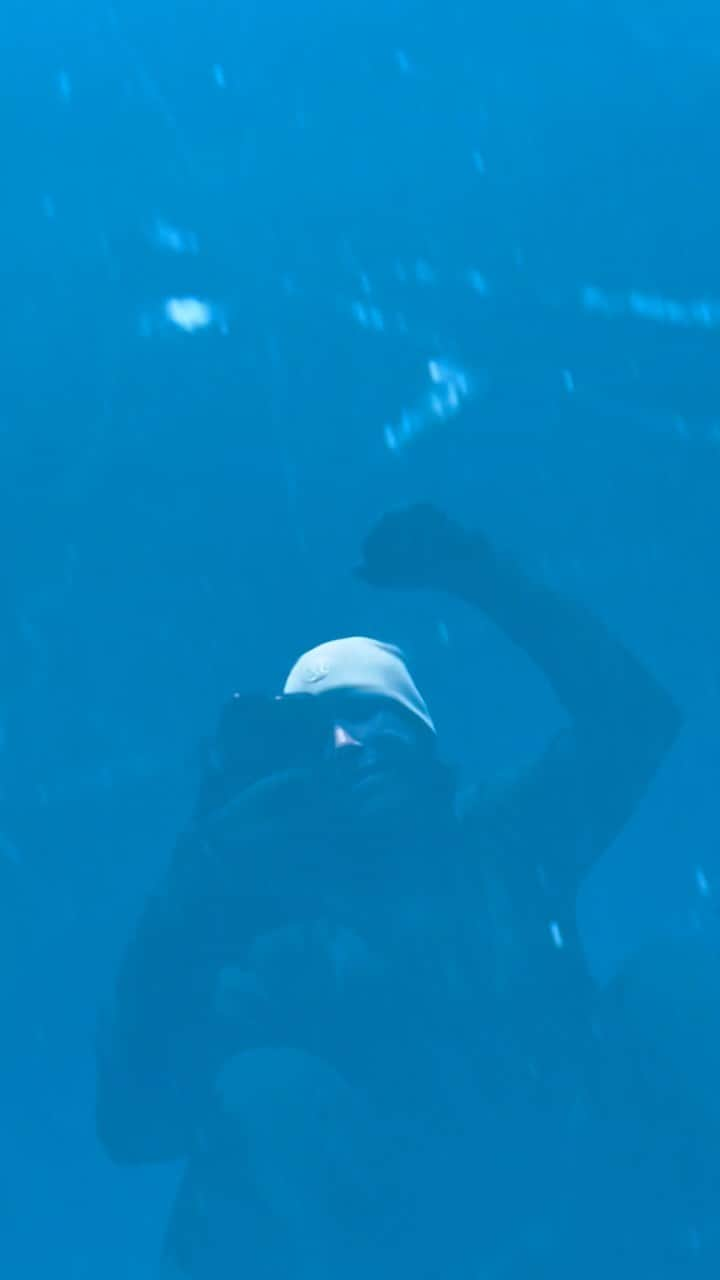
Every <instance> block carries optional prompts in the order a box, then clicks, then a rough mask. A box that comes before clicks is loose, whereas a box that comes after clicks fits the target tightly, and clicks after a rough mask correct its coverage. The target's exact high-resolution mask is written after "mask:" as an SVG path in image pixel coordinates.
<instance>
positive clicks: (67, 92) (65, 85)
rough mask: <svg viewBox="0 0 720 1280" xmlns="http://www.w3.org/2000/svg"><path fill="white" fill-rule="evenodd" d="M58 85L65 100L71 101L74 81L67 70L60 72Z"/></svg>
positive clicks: (59, 91)
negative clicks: (72, 81)
mask: <svg viewBox="0 0 720 1280" xmlns="http://www.w3.org/2000/svg"><path fill="white" fill-rule="evenodd" d="M57 87H58V93H59V94H60V97H61V98H62V100H63V102H69V101H70V98H71V97H72V83H71V80H70V76H69V75H68V73H67V71H59V72H58V76H57Z"/></svg>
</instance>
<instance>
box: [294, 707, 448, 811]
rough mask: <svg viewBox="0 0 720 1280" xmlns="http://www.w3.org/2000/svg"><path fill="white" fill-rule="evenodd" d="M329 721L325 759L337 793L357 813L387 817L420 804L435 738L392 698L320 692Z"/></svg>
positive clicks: (325, 765) (327, 723) (326, 720)
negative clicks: (412, 804)
mask: <svg viewBox="0 0 720 1280" xmlns="http://www.w3.org/2000/svg"><path fill="white" fill-rule="evenodd" d="M319 701H320V702H321V703H322V704H323V710H324V711H325V717H324V719H325V723H326V725H327V732H326V741H325V749H324V760H323V764H324V767H325V768H326V770H327V775H328V777H329V780H330V782H331V785H332V786H333V789H334V790H335V793H336V795H338V796H339V797H340V798H341V799H344V800H345V801H347V802H348V803H349V804H350V806H351V808H352V811H353V813H354V814H355V816H356V817H358V818H360V817H363V816H365V817H369V816H371V815H372V816H382V815H386V816H389V814H390V813H391V812H399V811H401V810H402V809H403V808H406V807H407V805H408V804H409V803H414V804H417V802H418V798H419V792H420V789H421V787H422V779H423V778H424V777H426V771H427V766H428V764H429V762H430V761H431V760H432V758H433V754H434V739H433V737H432V735H431V734H430V733H429V731H427V730H425V729H424V727H423V725H422V724H421V723H420V722H417V723H416V722H415V720H414V718H413V717H412V716H411V715H410V714H409V713H406V712H404V711H403V709H402V707H399V706H398V705H397V703H395V702H394V701H393V700H392V699H389V698H382V697H376V696H370V695H367V694H361V693H349V692H343V693H337V694H336V693H333V694H322V695H320V697H319Z"/></svg>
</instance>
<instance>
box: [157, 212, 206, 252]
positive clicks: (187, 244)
mask: <svg viewBox="0 0 720 1280" xmlns="http://www.w3.org/2000/svg"><path fill="white" fill-rule="evenodd" d="M150 239H151V240H152V242H153V244H154V245H156V246H157V248H158V249H163V250H164V251H165V252H167V253H192V254H194V253H198V251H199V248H200V244H199V241H198V238H197V235H196V234H195V232H194V231H183V230H182V229H181V228H180V227H174V226H173V225H172V223H170V222H166V221H165V219H164V218H156V219H155V221H154V223H153V225H152V227H151V229H150Z"/></svg>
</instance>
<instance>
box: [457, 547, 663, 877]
mask: <svg viewBox="0 0 720 1280" xmlns="http://www.w3.org/2000/svg"><path fill="white" fill-rule="evenodd" d="M444 573H445V579H444V582H443V584H442V585H443V586H444V587H445V589H446V590H447V591H449V592H450V593H451V594H453V595H455V596H458V597H460V598H461V599H463V600H465V601H467V602H468V603H470V604H472V605H475V606H477V607H479V608H481V609H482V610H483V611H484V612H485V613H486V614H487V615H488V616H489V617H490V618H491V620H492V621H493V622H494V623H495V624H496V625H497V626H498V627H499V628H500V630H501V631H502V632H503V633H504V634H505V635H506V636H507V637H508V639H509V640H510V641H511V642H512V643H513V644H515V645H517V646H518V647H519V648H520V649H522V650H523V651H524V652H525V653H526V654H527V656H528V657H529V658H530V659H531V661H533V662H534V663H535V665H536V666H538V667H539V668H540V670H541V671H542V672H543V674H544V675H545V677H546V679H547V680H548V682H549V684H550V685H551V687H552V689H553V690H554V692H555V694H556V696H557V698H558V700H559V701H560V703H561V704H562V706H563V707H564V708H565V710H566V712H567V714H568V717H569V720H570V725H569V727H568V728H567V729H566V730H564V731H562V732H561V733H560V734H559V735H558V736H557V738H556V739H555V740H554V741H553V742H552V743H551V745H550V747H549V749H548V751H547V752H546V754H545V755H544V756H543V757H542V758H541V759H540V760H539V761H538V763H537V764H536V765H535V766H534V768H532V769H530V770H529V772H528V773H527V774H526V775H525V777H524V778H523V779H521V780H520V781H519V782H518V783H517V785H516V787H515V790H514V800H513V807H515V806H518V805H522V807H523V810H524V815H525V816H524V822H523V825H525V823H527V824H528V828H531V827H532V826H533V825H534V826H535V831H536V838H537V842H538V847H541V846H542V845H543V844H544V843H546V842H545V840H544V837H547V843H546V847H547V848H554V849H556V850H557V852H558V854H559V855H560V857H559V862H561V863H563V862H564V864H565V866H564V869H565V870H566V871H572V873H573V874H582V873H583V872H584V871H586V870H587V869H588V867H589V866H590V865H591V864H592V862H593V861H594V860H595V859H596V858H597V857H598V856H599V854H600V853H601V852H602V851H603V850H604V849H605V848H606V847H607V846H608V844H610V843H611V841H612V840H613V839H614V838H615V837H616V836H617V835H618V834H619V832H620V830H621V829H622V827H623V825H624V823H625V822H626V821H627V819H628V818H629V817H630V815H631V813H632V811H633V809H634V808H635V806H636V804H637V803H638V801H639V800H640V798H641V797H642V795H643V793H644V791H645V790H646V788H647V786H648V784H649V783H650V781H651V779H652V778H653V776H654V774H655V772H656V770H657V769H658V767H659V766H660V764H661V762H662V760H663V759H664V757H665V755H666V754H667V752H668V751H669V749H670V747H671V746H672V744H673V742H674V741H675V739H676V737H677V735H678V732H679V730H680V727H681V723H682V717H681V714H680V711H679V709H678V707H677V706H676V704H675V702H674V701H673V699H672V697H671V696H670V694H669V693H668V692H667V691H666V690H665V689H664V688H663V687H662V686H661V685H660V684H659V683H658V681H657V680H656V679H655V678H654V676H653V675H652V674H651V672H650V671H648V670H647V668H646V667H645V666H644V665H643V664H642V663H641V662H640V661H639V660H638V659H637V658H636V657H635V656H634V655H633V654H632V653H630V652H629V650H628V649H626V648H625V646H624V645H623V644H622V643H621V642H620V641H619V640H618V639H617V638H616V637H615V636H613V635H612V634H611V632H610V631H609V630H608V629H607V628H606V626H605V625H604V624H603V623H602V622H601V621H600V620H599V619H597V618H596V617H594V616H593V614H592V613H591V612H590V611H589V610H588V609H586V608H584V607H583V606H582V605H579V604H577V603H576V602H575V601H571V600H569V599H566V598H565V597H564V596H562V595H561V594H560V593H559V592H556V591H554V590H552V589H551V588H549V587H547V586H545V585H543V584H540V583H537V582H535V581H533V580H532V579H531V578H530V577H529V576H528V575H526V574H525V573H524V572H523V571H522V570H521V569H520V568H519V567H518V566H517V565H516V564H514V563H513V562H512V561H510V560H508V559H505V558H503V557H502V556H500V555H499V554H497V552H496V551H495V550H494V549H493V547H492V546H491V545H490V543H489V542H488V541H487V540H486V539H485V538H484V537H482V536H474V535H468V537H467V540H466V542H465V544H464V547H463V549H462V553H461V554H458V555H457V556H455V557H450V558H448V559H447V561H446V562H445V568H444ZM571 846H572V847H573V849H574V852H573V853H572V854H571V852H570V848H571ZM563 855H568V856H566V857H564V856H563Z"/></svg>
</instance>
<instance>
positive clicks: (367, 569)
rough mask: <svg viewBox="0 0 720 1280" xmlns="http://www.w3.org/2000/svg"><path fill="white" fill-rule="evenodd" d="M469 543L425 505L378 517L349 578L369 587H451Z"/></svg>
mask: <svg viewBox="0 0 720 1280" xmlns="http://www.w3.org/2000/svg"><path fill="white" fill-rule="evenodd" d="M474 543H475V539H474V538H471V536H470V535H469V534H468V533H467V532H466V531H465V529H464V528H463V527H462V525H460V524H458V523H457V521H455V520H452V519H451V518H450V517H449V516H446V515H445V514H444V512H442V511H440V510H438V508H437V507H434V506H432V505H431V504H430V503H419V504H417V505H416V506H412V507H405V508H403V509H402V510H400V511H392V512H389V513H388V514H387V515H384V516H383V517H382V518H381V519H380V520H379V521H378V523H377V524H376V525H375V527H374V529H372V530H371V532H370V533H369V534H368V536H367V538H366V539H365V542H364V544H363V560H362V563H361V564H360V565H359V566H358V567H357V568H356V570H355V576H356V577H357V578H360V579H361V580H362V581H363V582H368V583H370V584H371V585H372V586H375V587H401V588H402V587H404V588H421V587H430V588H436V589H440V590H444V589H451V588H452V587H453V586H454V585H455V582H456V580H457V577H458V574H459V573H460V574H462V572H463V566H464V564H465V563H466V562H467V561H468V560H469V559H470V558H471V557H472V555H473V552H474Z"/></svg>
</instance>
